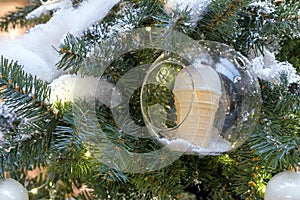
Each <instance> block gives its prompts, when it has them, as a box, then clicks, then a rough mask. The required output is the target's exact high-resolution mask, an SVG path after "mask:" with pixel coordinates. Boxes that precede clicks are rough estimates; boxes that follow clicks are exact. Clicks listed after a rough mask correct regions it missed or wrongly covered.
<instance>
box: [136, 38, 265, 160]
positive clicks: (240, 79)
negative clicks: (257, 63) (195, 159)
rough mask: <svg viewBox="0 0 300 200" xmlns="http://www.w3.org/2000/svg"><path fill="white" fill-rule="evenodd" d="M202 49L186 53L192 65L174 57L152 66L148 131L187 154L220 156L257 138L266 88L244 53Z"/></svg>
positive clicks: (145, 101) (147, 85) (145, 95)
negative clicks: (255, 132)
mask: <svg viewBox="0 0 300 200" xmlns="http://www.w3.org/2000/svg"><path fill="white" fill-rule="evenodd" d="M213 47H214V48H213ZM216 47H217V48H216ZM198 48H201V50H195V51H194V50H184V52H187V53H188V55H186V58H187V59H183V58H182V55H180V56H177V55H171V54H170V55H163V56H161V57H160V58H158V59H157V60H156V61H155V62H154V63H153V64H152V66H151V67H150V68H149V69H148V72H147V73H146V76H145V79H144V82H143V85H142V89H141V109H142V114H143V119H144V121H145V124H146V127H147V128H148V130H149V131H150V132H151V133H152V134H153V135H154V136H155V137H157V138H159V140H160V141H161V142H162V143H164V144H168V145H169V144H170V143H176V145H171V148H174V150H179V149H181V150H182V149H183V150H184V151H185V152H184V153H186V154H197V155H218V154H221V153H224V152H228V151H231V150H233V149H235V148H237V147H238V146H240V145H241V144H242V143H243V142H244V141H245V140H246V139H247V138H248V136H249V135H250V134H251V132H252V130H253V128H254V126H255V122H256V117H257V116H258V112H259V108H260V88H259V84H258V81H257V79H256V77H255V76H254V74H253V73H252V72H251V70H250V67H251V64H250V62H249V61H248V60H247V59H246V58H245V57H243V56H242V55H241V54H239V53H238V52H236V51H234V50H232V49H231V48H230V47H228V46H225V45H223V44H219V43H215V42H209V41H206V42H200V45H199V46H198ZM193 52H195V53H193ZM199 52H200V54H201V55H199ZM178 145H179V146H185V148H182V147H180V148H179V147H178Z"/></svg>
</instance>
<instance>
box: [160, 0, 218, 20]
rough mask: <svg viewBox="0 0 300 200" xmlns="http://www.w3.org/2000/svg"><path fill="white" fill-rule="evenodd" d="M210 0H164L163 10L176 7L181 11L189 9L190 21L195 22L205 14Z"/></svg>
mask: <svg viewBox="0 0 300 200" xmlns="http://www.w3.org/2000/svg"><path fill="white" fill-rule="evenodd" d="M211 2H212V0H165V10H166V11H167V12H170V11H172V10H176V9H177V8H179V10H181V11H184V10H185V9H186V8H188V9H191V17H192V19H191V22H192V23H196V22H197V21H199V20H200V19H201V18H202V16H203V15H204V14H205V12H206V11H207V9H208V7H209V6H210V4H211Z"/></svg>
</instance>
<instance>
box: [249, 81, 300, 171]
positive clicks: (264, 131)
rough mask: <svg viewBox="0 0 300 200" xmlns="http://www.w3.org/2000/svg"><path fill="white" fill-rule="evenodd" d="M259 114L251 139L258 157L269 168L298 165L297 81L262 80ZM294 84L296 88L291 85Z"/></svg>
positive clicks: (299, 101) (299, 97)
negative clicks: (289, 85)
mask: <svg viewBox="0 0 300 200" xmlns="http://www.w3.org/2000/svg"><path fill="white" fill-rule="evenodd" d="M261 85H262V86H261V88H262V98H263V105H262V115H261V118H260V127H259V130H258V131H257V132H256V133H255V134H253V136H252V137H251V140H250V143H251V147H252V148H253V149H255V150H256V152H257V154H258V156H259V157H261V158H262V160H264V161H265V163H266V164H267V165H268V166H269V167H272V168H278V167H279V168H281V169H287V168H289V167H291V166H294V167H295V166H298V165H299V161H300V160H299V158H300V157H299V145H300V141H299V130H300V126H299V124H300V123H299V122H300V93H299V88H298V86H297V85H294V86H293V85H292V86H291V87H290V88H288V87H287V84H286V81H285V80H284V79H282V83H281V84H280V85H273V84H271V83H268V82H263V81H262V82H261ZM293 87H295V88H293Z"/></svg>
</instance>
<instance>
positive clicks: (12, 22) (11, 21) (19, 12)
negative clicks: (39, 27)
mask: <svg viewBox="0 0 300 200" xmlns="http://www.w3.org/2000/svg"><path fill="white" fill-rule="evenodd" d="M37 7H38V5H29V6H25V7H17V8H16V10H15V11H10V12H9V13H7V14H5V16H3V17H1V18H0V31H8V29H9V28H16V27H21V28H23V27H25V28H29V27H32V26H34V25H36V24H41V23H46V22H47V21H48V20H49V19H50V17H51V15H50V14H43V15H42V16H41V17H39V18H38V19H30V20H27V19H26V16H27V15H28V14H29V13H30V12H32V11H33V10H34V9H36V8H37Z"/></svg>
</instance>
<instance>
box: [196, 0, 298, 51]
mask: <svg viewBox="0 0 300 200" xmlns="http://www.w3.org/2000/svg"><path fill="white" fill-rule="evenodd" d="M251 3H252V4H251ZM265 6H266V8H265V7H262V6H261V5H259V4H257V5H256V4H253V1H248V0H247V1H240V0H226V1H223V2H220V1H218V0H214V1H212V5H211V7H210V10H209V11H208V12H207V14H206V15H205V16H204V18H203V19H202V20H201V21H200V22H199V23H198V30H199V31H201V32H203V33H204V36H205V39H208V40H213V41H218V42H222V43H225V44H227V45H230V46H233V47H234V48H235V49H236V50H238V51H240V52H241V53H243V54H244V55H248V53H249V51H251V50H254V52H258V51H260V52H262V49H263V47H264V46H265V45H266V44H268V43H269V42H270V41H268V38H269V37H271V36H272V38H274V36H275V37H276V38H277V40H279V41H280V40H281V39H282V38H284V37H290V36H291V35H297V34H298V35H299V24H298V22H297V20H298V13H297V14H296V10H298V9H299V5H298V3H294V4H287V3H286V4H283V5H280V6H276V5H274V4H271V3H269V5H265ZM268 9H269V10H268ZM297 12H298V11H297Z"/></svg>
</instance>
